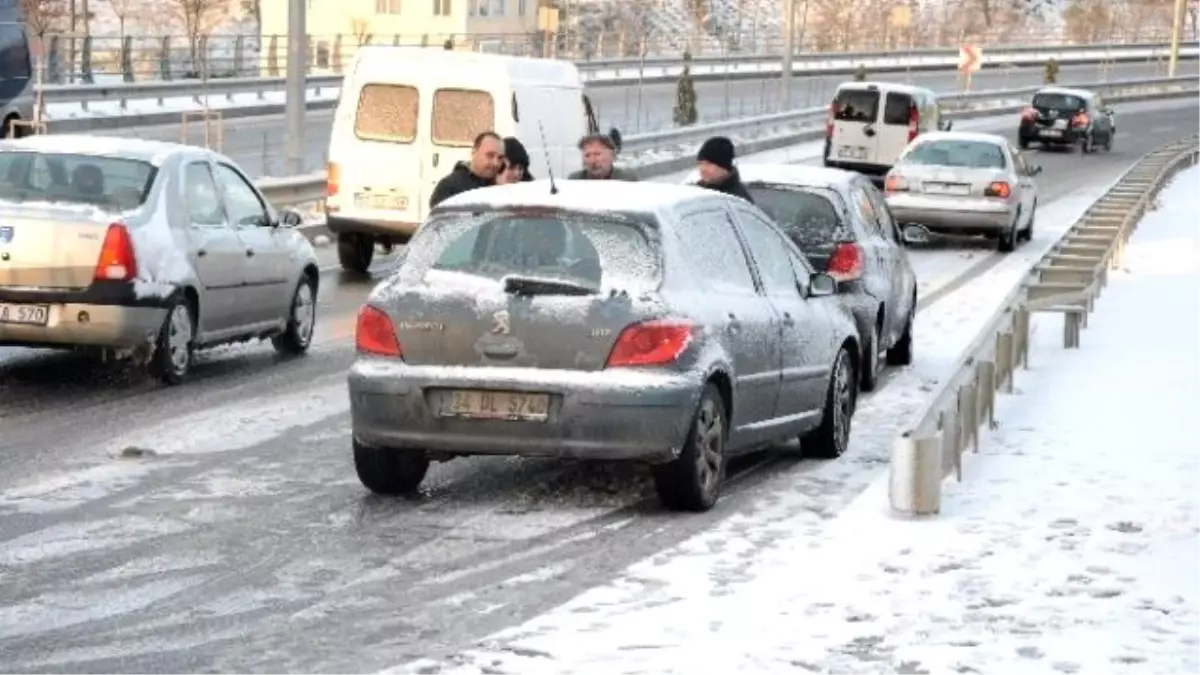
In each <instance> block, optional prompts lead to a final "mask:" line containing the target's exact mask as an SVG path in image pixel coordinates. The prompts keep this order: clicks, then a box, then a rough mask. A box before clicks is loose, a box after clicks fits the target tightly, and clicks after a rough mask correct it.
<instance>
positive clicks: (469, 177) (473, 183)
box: [429, 162, 496, 209]
mask: <svg viewBox="0 0 1200 675" xmlns="http://www.w3.org/2000/svg"><path fill="white" fill-rule="evenodd" d="M495 184H496V181H494V180H491V179H488V178H480V177H479V176H476V175H475V174H473V173H471V167H470V166H468V165H467V163H466V162H459V163H457V164H455V165H454V168H453V169H452V170H451V171H450V173H448V174H446V177H445V178H443V179H441V180H440V181H438V184H437V186H435V187H434V188H433V194H432V195H430V197H429V208H431V209H432V208H433V207H435V206H437V205H438V204H441V203H442V202H444V201H446V200H447V199H450V198H451V197H453V196H455V195H459V194H462V193H464V192H470V191H471V190H474V189H475V188H481V187H488V186H491V185H495Z"/></svg>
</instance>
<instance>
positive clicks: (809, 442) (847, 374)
mask: <svg viewBox="0 0 1200 675" xmlns="http://www.w3.org/2000/svg"><path fill="white" fill-rule="evenodd" d="M829 372H830V376H829V386H828V387H826V389H825V406H824V408H823V409H822V411H821V425H820V426H818V427H817V428H816V429H813V430H812V431H810V432H809V433H808V434H806V435H805V436H804V437H803V438H801V439H800V450H801V452H802V453H803V454H804V455H806V456H808V457H815V458H818V459H837V458H838V457H841V456H842V453H844V452H846V448H847V447H849V445H850V426H851V423H852V422H853V421H854V408H855V406H856V405H857V403H858V387H856V386H854V383H855V382H856V381H857V380H856V379H855V372H854V362H853V360H851V358H850V352H849V351H847V350H846V347H845V346H843V347H842V348H841V349H839V350H838V353H837V356H835V357H834V359H833V367H832V368H830V371H829Z"/></svg>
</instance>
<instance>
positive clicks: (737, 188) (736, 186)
mask: <svg viewBox="0 0 1200 675" xmlns="http://www.w3.org/2000/svg"><path fill="white" fill-rule="evenodd" d="M696 185H698V186H700V187H702V188H707V189H709V190H716V191H717V192H724V193H725V194H727V195H733V196H734V197H741V198H742V199H745V200H746V201H748V202H750V203H751V204H753V203H754V198H753V197H751V196H750V192H749V191H748V190H747V189H746V186H745V185H743V184H742V177H741V176H739V175H738V170H737V169H736V168H735V169H734V170H733V171H730V172H729V175H728V176H726V177H725V180H723V181H720V182H719V183H706V182H704V181H700V182H698V183H696Z"/></svg>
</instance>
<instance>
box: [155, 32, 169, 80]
mask: <svg viewBox="0 0 1200 675" xmlns="http://www.w3.org/2000/svg"><path fill="white" fill-rule="evenodd" d="M158 77H159V78H160V79H161V80H162V81H163V82H170V81H171V38H170V36H167V37H164V38H163V39H162V45H161V46H160V47H159V50H158Z"/></svg>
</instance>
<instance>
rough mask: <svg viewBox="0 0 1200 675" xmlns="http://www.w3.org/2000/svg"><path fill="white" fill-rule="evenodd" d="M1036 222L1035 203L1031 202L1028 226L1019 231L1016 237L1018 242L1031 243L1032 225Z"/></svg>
mask: <svg viewBox="0 0 1200 675" xmlns="http://www.w3.org/2000/svg"><path fill="white" fill-rule="evenodd" d="M1036 221H1037V202H1036V201H1035V202H1033V209H1032V210H1031V211H1030V213H1029V226H1028V227H1026V228H1025V229H1023V230H1021V232H1020V234H1019V235H1018V236H1019V238H1020V241H1033V224H1034V222H1036Z"/></svg>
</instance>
